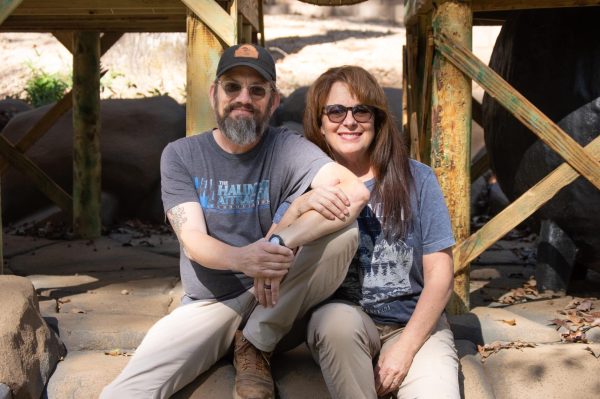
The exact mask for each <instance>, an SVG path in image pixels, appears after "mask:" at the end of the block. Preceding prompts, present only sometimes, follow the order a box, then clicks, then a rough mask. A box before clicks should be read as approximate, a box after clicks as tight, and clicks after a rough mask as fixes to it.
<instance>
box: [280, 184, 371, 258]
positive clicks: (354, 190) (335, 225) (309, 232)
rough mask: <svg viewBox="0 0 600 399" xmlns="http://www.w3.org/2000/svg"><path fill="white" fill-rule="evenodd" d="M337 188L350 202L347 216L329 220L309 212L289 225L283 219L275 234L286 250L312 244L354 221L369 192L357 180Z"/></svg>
mask: <svg viewBox="0 0 600 399" xmlns="http://www.w3.org/2000/svg"><path fill="white" fill-rule="evenodd" d="M339 187H340V189H342V191H344V192H345V193H346V194H347V196H348V199H349V200H350V206H348V211H349V215H348V216H347V217H346V218H344V220H341V219H339V218H335V219H334V220H330V219H327V218H325V217H324V216H323V215H321V214H320V213H319V212H317V211H314V210H311V211H308V212H305V213H303V214H302V215H301V216H300V217H298V218H293V219H294V220H293V222H292V223H291V224H289V219H288V222H286V218H285V217H284V218H283V219H282V220H281V223H279V226H277V228H276V229H275V233H277V234H278V235H280V236H281V238H283V241H284V242H285V245H286V246H287V247H288V248H296V247H299V246H301V245H304V244H306V243H309V242H312V241H314V240H316V239H318V238H320V237H323V236H325V235H327V234H329V233H333V232H334V231H337V230H339V229H341V228H343V227H345V226H347V225H349V224H350V223H352V222H353V221H354V220H355V219H356V217H357V216H358V214H359V213H360V211H361V210H362V208H363V207H364V206H365V205H366V203H367V202H368V200H369V190H368V189H367V188H366V187H365V186H364V184H362V183H361V182H360V181H359V180H358V179H357V180H354V181H350V182H347V183H342V184H340V185H339Z"/></svg>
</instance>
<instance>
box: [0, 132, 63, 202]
mask: <svg viewBox="0 0 600 399" xmlns="http://www.w3.org/2000/svg"><path fill="white" fill-rule="evenodd" d="M0 155H2V156H3V157H4V158H6V159H8V161H9V162H10V164H11V165H13V166H14V167H15V168H16V169H17V170H18V171H19V172H21V173H22V174H24V175H25V176H27V177H28V178H29V179H31V180H32V181H33V183H34V184H35V186H36V187H37V188H38V189H39V190H40V191H41V192H42V193H44V195H46V196H47V197H48V198H49V199H50V200H51V201H52V202H54V203H55V204H56V205H57V206H58V207H59V208H60V209H62V210H63V211H65V212H67V213H68V214H71V203H72V201H71V197H70V196H69V194H67V193H66V192H65V191H64V190H63V189H62V188H61V187H60V186H59V185H58V184H56V183H55V182H54V181H53V180H52V179H51V178H50V177H49V176H48V175H47V174H46V173H44V171H43V170H41V169H40V168H39V167H38V166H37V165H36V164H34V163H33V162H32V161H31V160H30V159H29V158H27V157H26V156H25V155H23V154H21V153H20V152H19V151H17V150H16V149H15V148H14V147H13V145H12V144H11V143H10V142H9V141H8V140H7V139H6V138H5V137H4V136H2V135H0Z"/></svg>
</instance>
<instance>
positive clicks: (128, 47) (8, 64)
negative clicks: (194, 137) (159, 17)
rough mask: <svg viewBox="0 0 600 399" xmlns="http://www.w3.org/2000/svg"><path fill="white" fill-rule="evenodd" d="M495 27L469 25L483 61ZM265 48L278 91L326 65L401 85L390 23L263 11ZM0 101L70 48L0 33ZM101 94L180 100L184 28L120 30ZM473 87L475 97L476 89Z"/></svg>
mask: <svg viewBox="0 0 600 399" xmlns="http://www.w3.org/2000/svg"><path fill="white" fill-rule="evenodd" d="M498 32H499V28H498V27H476V28H475V29H474V33H473V48H474V51H475V54H476V55H478V56H479V57H480V58H481V59H483V60H484V61H485V62H487V60H488V59H489V56H490V54H491V51H492V47H493V43H494V41H495V39H496V36H497V34H498ZM265 38H266V39H267V42H266V46H267V48H268V49H269V50H270V51H271V53H272V54H273V56H274V57H275V59H276V60H277V73H278V76H279V79H278V84H279V86H280V89H281V91H282V93H283V94H284V95H288V94H289V93H291V92H292V91H293V90H294V89H296V88H297V87H299V86H303V85H309V84H310V83H311V82H312V81H313V80H314V79H315V78H316V77H317V76H318V75H319V74H320V73H322V72H323V71H325V70H326V69H327V68H329V67H332V66H338V65H342V64H359V65H361V66H363V67H365V68H366V69H368V70H369V71H370V72H372V73H373V74H374V75H375V76H376V77H377V78H378V79H379V81H380V82H381V83H382V84H383V85H385V86H391V87H400V86H401V84H402V58H401V54H402V46H403V45H404V44H405V41H406V34H405V30H404V28H403V27H402V26H401V25H400V24H398V23H385V22H357V21H352V20H350V19H348V18H341V17H337V18H335V17H334V18H314V17H310V16H301V15H287V14H277V15H266V16H265ZM0 54H2V59H3V62H2V63H1V64H0V76H2V78H1V79H0V99H2V98H5V97H9V96H10V97H17V98H22V97H24V87H25V84H26V82H27V80H28V79H29V78H30V77H31V75H32V71H33V70H43V71H45V72H48V73H58V74H60V75H62V76H64V77H65V78H69V77H70V75H71V55H70V53H69V52H68V51H67V50H66V49H65V48H64V47H63V46H62V45H61V44H60V43H59V42H58V41H57V40H56V39H54V37H53V36H52V35H50V34H39V33H26V34H24V33H2V34H0ZM102 68H103V69H107V70H108V73H106V75H105V77H104V78H103V79H102V97H103V98H132V97H144V96H153V95H157V94H166V93H168V94H169V95H170V96H172V97H174V98H175V99H176V100H177V101H179V102H181V103H183V102H185V80H186V76H185V75H186V74H185V34H183V33H166V34H165V33H163V34H133V33H132V34H126V35H124V36H123V37H122V38H121V39H120V40H119V41H118V42H117V43H116V44H115V46H113V48H112V49H110V50H109V51H108V52H107V53H106V54H105V56H104V57H103V58H102ZM474 90H475V95H476V97H480V96H481V91H480V90H478V89H477V88H475V89H474Z"/></svg>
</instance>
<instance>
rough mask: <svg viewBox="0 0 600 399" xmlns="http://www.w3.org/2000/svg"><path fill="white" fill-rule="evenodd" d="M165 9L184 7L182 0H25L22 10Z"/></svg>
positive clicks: (117, 10) (116, 10) (115, 10)
mask: <svg viewBox="0 0 600 399" xmlns="http://www.w3.org/2000/svg"><path fill="white" fill-rule="evenodd" d="M124 9H143V10H148V11H152V10H159V11H160V10H165V9H177V10H181V9H183V10H184V11H185V6H184V5H183V4H182V3H181V1H180V0H76V1H74V0H51V1H49V0H23V4H22V10H28V11H33V12H35V11H36V10H37V11H44V10H46V11H47V12H57V11H61V10H113V11H114V12H119V10H124Z"/></svg>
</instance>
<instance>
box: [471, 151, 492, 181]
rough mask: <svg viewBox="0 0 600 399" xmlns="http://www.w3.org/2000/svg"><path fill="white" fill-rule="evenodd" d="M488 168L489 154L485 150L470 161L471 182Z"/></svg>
mask: <svg viewBox="0 0 600 399" xmlns="http://www.w3.org/2000/svg"><path fill="white" fill-rule="evenodd" d="M489 169H490V156H489V155H488V153H487V152H485V153H483V155H481V156H480V157H479V158H477V159H476V160H474V161H473V163H471V183H473V182H474V181H475V180H477V179H479V177H480V176H483V174H484V173H485V172H486V171H487V170H489Z"/></svg>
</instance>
